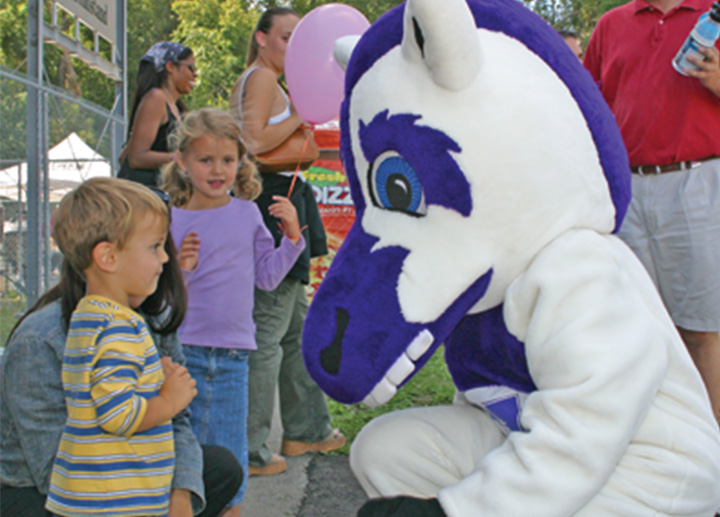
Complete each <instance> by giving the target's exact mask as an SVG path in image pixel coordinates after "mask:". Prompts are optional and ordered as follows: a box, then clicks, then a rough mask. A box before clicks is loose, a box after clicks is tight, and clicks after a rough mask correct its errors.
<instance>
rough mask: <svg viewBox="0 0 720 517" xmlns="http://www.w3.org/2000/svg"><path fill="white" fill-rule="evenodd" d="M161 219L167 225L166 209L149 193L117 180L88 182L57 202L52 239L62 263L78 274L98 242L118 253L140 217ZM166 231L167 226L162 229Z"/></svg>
mask: <svg viewBox="0 0 720 517" xmlns="http://www.w3.org/2000/svg"><path fill="white" fill-rule="evenodd" d="M148 213H151V214H155V215H158V216H161V218H162V220H163V221H165V223H166V225H167V224H168V222H169V221H168V208H167V206H165V203H164V202H163V201H162V199H160V197H159V196H158V195H157V194H155V193H154V192H153V191H152V190H150V189H149V188H147V187H145V186H144V185H141V184H140V183H135V182H133V181H128V180H124V179H120V178H92V179H89V180H87V181H85V182H84V183H82V184H81V185H80V186H79V187H77V188H76V189H74V190H73V191H72V192H70V193H68V194H66V195H65V196H64V197H63V198H62V200H61V201H60V206H59V207H58V209H57V212H56V214H55V218H54V222H53V237H55V241H56V242H57V245H58V247H59V248H60V251H61V252H62V254H63V256H64V257H65V260H67V261H68V263H69V264H70V265H71V266H72V267H73V269H75V270H76V271H77V272H78V273H80V274H82V273H83V271H85V270H86V269H87V268H88V267H90V265H91V264H92V261H93V258H92V252H93V249H95V246H97V245H98V244H99V243H101V242H110V243H112V244H115V245H117V246H118V248H120V249H122V247H123V246H124V245H125V243H126V242H127V240H128V238H129V237H130V235H131V234H132V231H133V229H134V227H135V225H136V223H137V222H138V220H139V219H140V218H141V217H145V216H146V215H147V214H148ZM166 228H167V226H166Z"/></svg>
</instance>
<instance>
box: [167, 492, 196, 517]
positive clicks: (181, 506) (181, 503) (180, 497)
mask: <svg viewBox="0 0 720 517" xmlns="http://www.w3.org/2000/svg"><path fill="white" fill-rule="evenodd" d="M168 517H193V509H192V498H191V497H190V492H189V491H187V490H182V489H180V488H176V489H173V491H172V492H170V513H169V514H168Z"/></svg>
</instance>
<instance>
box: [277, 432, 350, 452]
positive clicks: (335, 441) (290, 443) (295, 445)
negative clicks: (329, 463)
mask: <svg viewBox="0 0 720 517" xmlns="http://www.w3.org/2000/svg"><path fill="white" fill-rule="evenodd" d="M346 442H347V440H346V439H345V436H344V435H343V434H342V433H341V432H340V430H339V429H333V431H332V433H330V434H329V435H328V436H326V437H325V438H324V439H323V440H320V441H319V442H298V441H294V440H285V439H284V438H283V441H282V449H281V451H280V452H281V453H282V455H283V456H301V455H303V454H305V453H308V452H329V451H334V450H337V449H339V448H340V447H342V446H343V445H345V443H346Z"/></svg>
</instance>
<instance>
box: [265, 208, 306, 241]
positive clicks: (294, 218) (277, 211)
mask: <svg viewBox="0 0 720 517" xmlns="http://www.w3.org/2000/svg"><path fill="white" fill-rule="evenodd" d="M273 199H274V200H275V203H273V204H272V205H270V206H269V207H268V212H270V215H272V216H273V217H277V218H278V219H280V228H282V231H283V233H284V234H285V235H286V236H287V238H288V239H290V240H291V241H292V242H293V244H297V243H298V241H299V240H300V223H299V222H298V215H297V210H295V207H294V206H293V204H292V203H291V202H290V200H289V199H288V198H286V197H284V196H273Z"/></svg>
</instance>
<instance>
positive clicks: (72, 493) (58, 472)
mask: <svg viewBox="0 0 720 517" xmlns="http://www.w3.org/2000/svg"><path fill="white" fill-rule="evenodd" d="M38 373H39V374H40V375H42V372H38ZM62 381H63V388H64V390H65V401H66V404H67V410H68V419H67V423H66V424H65V429H64V431H63V434H62V439H61V441H60V447H59V449H58V453H57V457H56V458H55V464H54V466H53V472H52V476H51V479H50V491H49V495H48V499H47V509H48V510H49V511H50V512H53V513H55V514H58V515H62V516H65V517H73V516H87V515H98V516H123V517H129V516H155V515H167V513H168V508H169V498H170V484H171V481H172V475H173V467H174V464H175V453H174V444H173V431H172V425H171V423H170V421H169V420H168V421H167V422H164V423H162V424H161V425H159V426H156V427H153V428H151V429H148V430H146V431H142V432H139V433H136V432H135V431H136V429H137V428H138V426H139V425H140V423H141V422H142V420H143V418H144V416H145V411H146V410H147V400H148V399H150V398H152V397H155V396H157V394H158V393H159V392H160V388H161V387H162V384H163V381H164V375H163V371H162V365H161V364H160V358H159V356H158V352H157V349H156V348H155V345H154V344H153V342H152V339H151V337H150V335H149V333H148V330H147V326H146V324H145V322H144V320H143V319H142V317H141V316H140V315H139V314H137V313H135V312H134V311H132V310H131V309H129V308H127V307H124V306H121V305H119V304H117V303H115V302H113V301H112V300H109V299H107V298H104V297H100V296H87V297H85V298H83V299H82V300H81V301H80V303H79V304H78V306H77V308H76V309H75V312H74V313H73V315H72V319H71V321H70V329H69V332H68V338H67V344H66V346H65V356H64V358H63V371H62Z"/></svg>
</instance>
